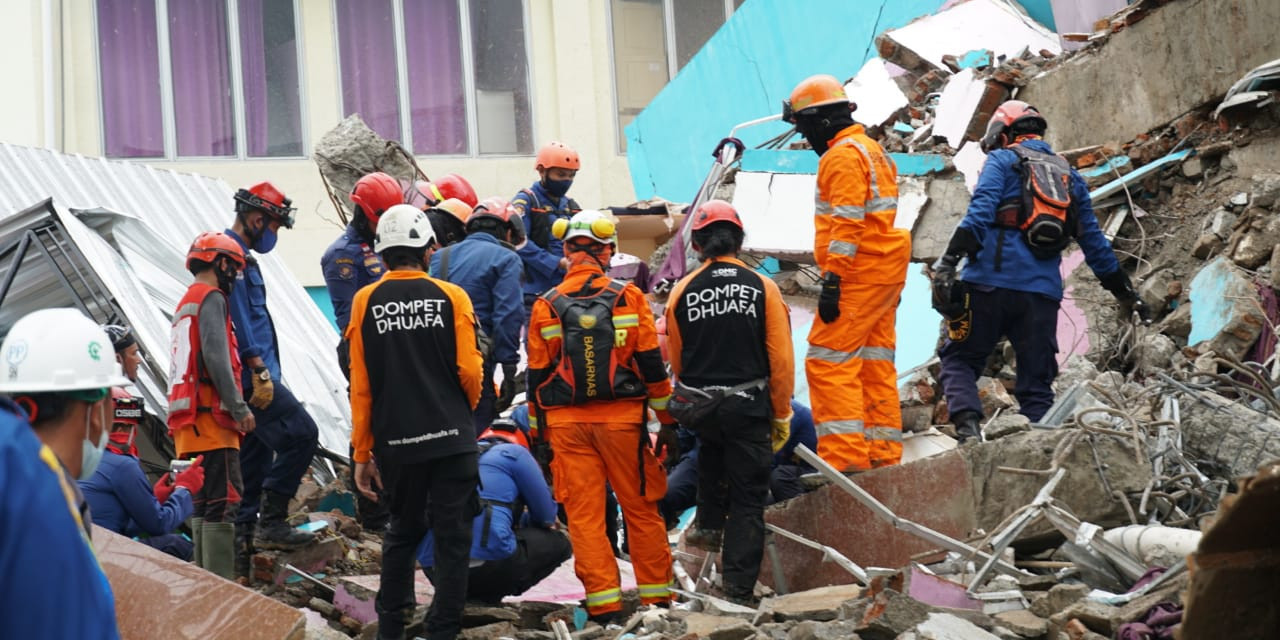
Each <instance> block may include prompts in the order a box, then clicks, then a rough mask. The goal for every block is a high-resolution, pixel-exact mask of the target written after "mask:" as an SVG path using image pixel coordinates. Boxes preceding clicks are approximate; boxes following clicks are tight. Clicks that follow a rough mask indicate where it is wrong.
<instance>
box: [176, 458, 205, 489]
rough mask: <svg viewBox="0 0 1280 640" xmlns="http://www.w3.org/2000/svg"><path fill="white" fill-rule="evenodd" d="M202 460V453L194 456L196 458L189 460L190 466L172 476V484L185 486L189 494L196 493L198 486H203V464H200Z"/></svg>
mask: <svg viewBox="0 0 1280 640" xmlns="http://www.w3.org/2000/svg"><path fill="white" fill-rule="evenodd" d="M203 462H204V456H203V455H199V456H196V459H195V460H192V461H191V466H189V467H187V468H186V469H184V470H183V471H180V472H178V475H176V476H174V479H173V486H175V487H185V488H186V489H187V491H189V492H190V493H191V495H195V494H196V493H198V492H199V491H200V487H203V486H204V465H203V464H201V463H203Z"/></svg>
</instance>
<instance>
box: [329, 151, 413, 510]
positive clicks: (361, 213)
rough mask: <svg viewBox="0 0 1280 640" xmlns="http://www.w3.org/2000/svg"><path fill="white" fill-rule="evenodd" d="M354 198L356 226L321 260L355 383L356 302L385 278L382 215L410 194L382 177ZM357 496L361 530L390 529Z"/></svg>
mask: <svg viewBox="0 0 1280 640" xmlns="http://www.w3.org/2000/svg"><path fill="white" fill-rule="evenodd" d="M350 198H351V202H352V204H353V205H354V206H353V207H352V209H353V214H352V217H351V222H350V223H348V224H347V228H346V230H345V231H343V233H342V235H341V236H338V239H337V240H334V241H333V244H331V245H329V248H328V249H326V250H325V252H324V255H323V256H322V257H321V258H320V268H321V270H322V271H323V273H324V284H325V287H326V288H328V290H329V300H330V301H332V302H333V317H334V320H335V321H336V322H337V324H338V334H339V336H340V337H339V339H338V366H339V367H341V368H342V375H343V376H346V377H347V378H348V379H350V377H351V372H350V371H349V368H350V366H351V358H350V355H349V354H348V346H347V339H346V338H345V337H341V335H342V332H343V330H344V329H346V328H347V323H348V322H350V320H351V298H352V297H354V296H355V295H356V292H357V291H359V290H360V289H362V288H364V287H365V286H368V285H370V284H373V283H374V282H377V280H378V278H381V277H382V273H383V270H384V269H383V267H382V258H379V257H378V254H377V253H374V251H373V236H374V233H376V232H377V230H378V220H379V219H380V218H381V217H382V214H383V213H385V212H386V210H387V209H390V208H391V207H394V206H395V205H398V204H404V193H403V192H402V191H401V189H400V183H399V182H398V181H396V179H395V178H392V177H391V176H389V175H387V174H385V173H382V172H381V171H378V172H374V173H370V174H368V175H366V176H364V177H362V178H360V179H359V180H357V181H356V184H355V186H354V187H352V189H351V196H350ZM347 455H350V452H347ZM351 473H352V475H351V483H352V484H351V486H352V487H353V488H354V487H355V475H354V474H355V470H354V467H353V468H352V471H351ZM355 493H356V516H357V519H358V520H359V521H360V526H362V527H364V528H365V529H367V530H369V531H381V530H382V529H384V528H386V526H387V520H388V519H389V518H390V516H389V515H388V514H387V509H386V507H385V506H383V505H381V504H379V503H377V502H374V501H372V500H369V499H367V498H365V497H364V494H362V493H360V492H359V491H357V492H355Z"/></svg>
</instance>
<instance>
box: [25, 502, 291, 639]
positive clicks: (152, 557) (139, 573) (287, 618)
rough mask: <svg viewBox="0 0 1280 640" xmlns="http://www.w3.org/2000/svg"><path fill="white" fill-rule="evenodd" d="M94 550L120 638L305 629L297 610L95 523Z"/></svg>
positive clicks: (246, 635) (286, 635)
mask: <svg viewBox="0 0 1280 640" xmlns="http://www.w3.org/2000/svg"><path fill="white" fill-rule="evenodd" d="M93 546H94V551H95V553H96V554H97V557H98V562H99V564H101V565H102V570H103V572H104V573H105V574H106V576H107V581H108V582H110V583H111V590H112V591H113V592H114V594H115V604H116V623H117V625H118V626H119V629H120V635H121V637H122V638H124V639H125V640H131V639H136V640H144V639H147V638H154V637H156V633H157V632H160V633H167V635H165V637H172V636H173V634H172V632H173V631H174V630H177V629H182V630H183V631H184V633H186V634H189V635H190V636H191V637H200V638H202V639H209V640H239V639H245V640H297V639H298V638H300V637H301V636H302V634H303V630H304V629H305V628H306V624H307V623H306V617H305V616H304V615H303V613H302V612H301V611H299V610H298V609H294V608H293V607H290V606H288V605H286V604H284V603H281V602H277V601H275V600H272V599H271V598H268V597H266V596H264V595H262V594H259V593H257V592H255V591H251V590H249V589H246V588H244V587H242V586H240V585H238V584H236V583H234V582H231V581H229V580H224V579H222V578H220V577H218V576H216V575H214V574H212V573H209V572H208V571H205V570H204V569H201V568H199V567H197V566H195V565H193V564H189V563H186V562H183V561H181V560H178V559H177V558H174V557H173V556H170V555H169V554H167V553H164V552H162V551H157V550H156V549H153V548H151V547H148V546H146V545H144V544H142V543H140V542H135V541H133V540H131V539H129V538H126V537H124V536H121V535H118V534H116V533H113V532H111V531H108V530H106V529H103V528H102V527H99V526H96V525H95V526H94V527H93ZM244 611H252V612H253V615H251V616H247V615H241V612H244ZM13 615H19V614H18V613H16V612H15V613H14V614H13ZM165 630H168V632H166V631H165Z"/></svg>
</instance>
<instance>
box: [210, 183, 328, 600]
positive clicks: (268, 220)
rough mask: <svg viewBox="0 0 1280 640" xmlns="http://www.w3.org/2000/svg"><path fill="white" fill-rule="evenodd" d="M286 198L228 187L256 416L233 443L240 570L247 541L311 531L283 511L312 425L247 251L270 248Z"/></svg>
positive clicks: (302, 541) (237, 322)
mask: <svg viewBox="0 0 1280 640" xmlns="http://www.w3.org/2000/svg"><path fill="white" fill-rule="evenodd" d="M291 205H292V203H291V201H290V200H289V199H288V198H286V197H285V196H284V194H283V193H281V192H280V190H279V189H277V188H276V187H275V185H272V184H271V183H270V182H261V183H258V184H256V185H253V186H252V187H249V188H248V189H240V190H239V191H237V192H236V194H235V211H236V218H235V222H234V223H233V224H232V227H231V228H230V229H227V230H226V232H225V233H226V234H227V235H228V236H230V237H231V238H232V239H233V240H235V241H236V242H237V243H239V245H240V248H241V249H242V250H243V251H244V253H245V262H246V264H245V267H244V270H243V271H242V272H241V274H240V276H239V278H238V280H237V282H236V286H235V287H234V288H232V290H231V294H230V299H231V318H232V320H233V321H234V326H235V332H236V341H237V343H238V346H239V348H240V358H241V360H242V361H243V363H244V365H245V366H244V368H243V371H242V373H241V380H240V382H241V386H242V388H243V393H244V398H245V401H246V402H248V403H249V407H250V408H251V409H252V410H253V412H254V418H255V420H256V422H257V428H256V429H255V430H254V431H253V432H252V433H250V434H248V435H247V436H245V438H244V443H243V446H242V447H241V449H240V463H241V472H242V473H243V475H244V495H243V498H244V499H243V500H242V501H241V502H240V509H239V513H238V514H237V515H236V538H237V544H236V547H237V549H236V556H237V558H236V561H237V567H236V569H237V573H239V574H240V575H247V572H248V568H249V567H248V558H249V556H250V555H252V553H253V551H254V549H257V548H261V549H296V548H298V547H301V546H303V545H306V544H308V543H310V542H311V541H312V539H313V536H312V534H310V533H307V532H304V531H299V530H297V529H295V528H293V527H291V526H289V523H288V522H287V521H286V517H287V516H288V511H289V500H290V498H292V497H293V494H294V493H295V492H297V490H298V485H299V484H301V482H302V476H303V474H305V473H306V472H307V467H309V466H310V465H311V457H312V456H313V455H314V454H315V451H316V446H317V445H318V443H319V438H320V431H319V429H318V428H317V427H316V423H315V420H312V418H311V416H310V414H308V413H307V411H306V409H305V408H304V407H303V406H302V403H301V402H298V399H297V398H295V397H294V395H293V392H292V391H290V390H289V388H288V387H286V386H285V385H284V382H283V380H282V379H281V376H282V373H281V367H280V347H279V342H278V340H277V336H276V326H275V323H274V322H273V321H272V319H271V312H270V311H269V310H268V309H267V285H266V281H265V280H264V279H263V277H262V269H261V268H260V267H258V261H257V259H256V258H254V257H253V256H252V254H251V251H250V250H252V251H256V252H258V253H263V254H265V253H269V252H271V251H272V250H273V249H275V246H276V241H277V239H278V235H277V233H278V232H279V230H280V227H284V228H286V229H292V228H293V212H294V209H293V207H292V206H291ZM259 506H261V511H262V518H261V521H260V522H259V518H258V511H259Z"/></svg>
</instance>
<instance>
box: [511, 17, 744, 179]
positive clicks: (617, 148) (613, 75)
mask: <svg viewBox="0 0 1280 640" xmlns="http://www.w3.org/2000/svg"><path fill="white" fill-rule="evenodd" d="M526 2H527V0H526ZM676 2H677V0H662V39H663V42H664V44H665V45H666V51H667V84H669V83H670V82H671V81H672V80H675V79H676V75H677V74H679V73H680V68H679V66H678V64H679V58H678V57H677V54H676V19H675V3H676ZM604 4H605V12H606V14H607V16H608V29H607V30H606V31H607V32H608V40H607V43H608V46H609V80H610V84H612V86H613V132H614V135H613V148H614V152H615V153H617V154H618V155H620V156H626V155H627V152H626V150H625V149H623V148H622V139H623V134H624V132H623V127H622V126H621V125H620V124H619V122H618V116H619V114H618V60H617V51H618V50H617V47H616V46H615V44H614V39H613V1H612V0H605V3H604ZM737 9H738V8H737V7H734V0H724V22H721V23H720V26H722V27H723V26H724V25H725V23H727V22H729V18H731V17H733V13H734V12H735V11H737ZM703 46H705V45H703ZM691 59H692V58H691ZM662 86H663V88H665V87H666V84H663V85H662ZM659 93H661V89H659Z"/></svg>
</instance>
